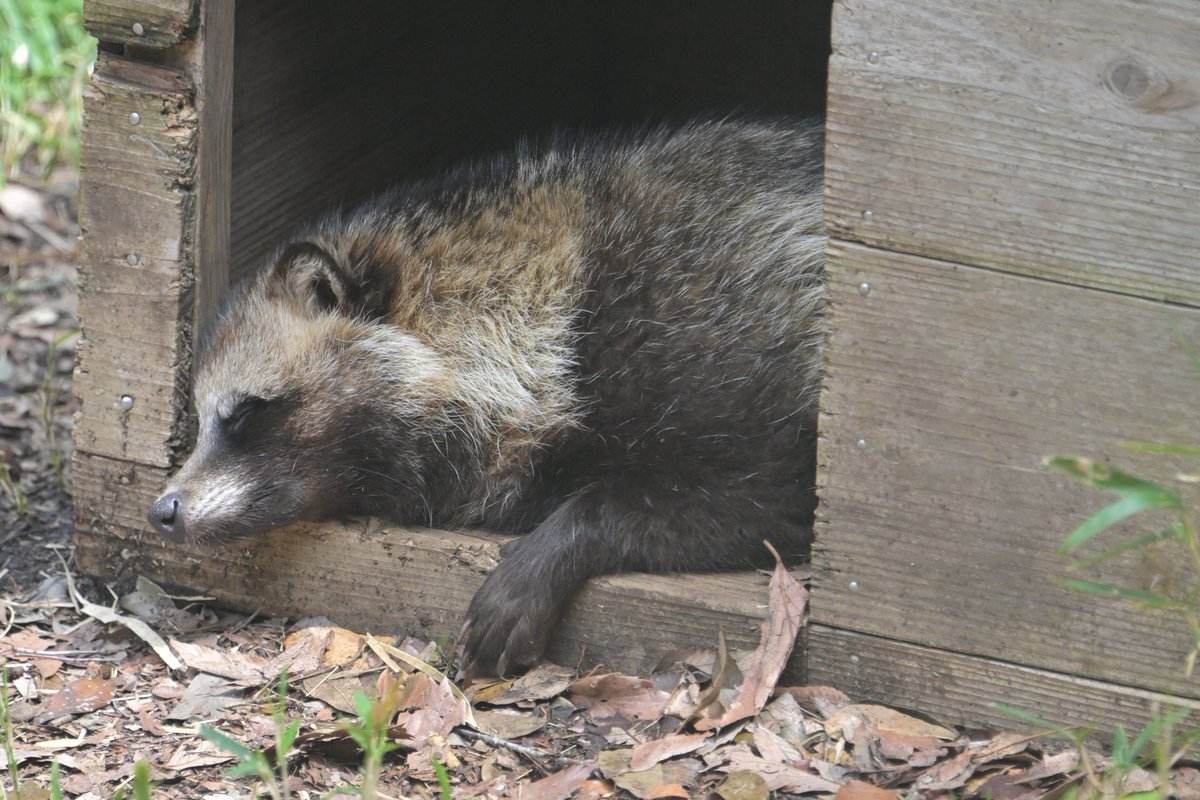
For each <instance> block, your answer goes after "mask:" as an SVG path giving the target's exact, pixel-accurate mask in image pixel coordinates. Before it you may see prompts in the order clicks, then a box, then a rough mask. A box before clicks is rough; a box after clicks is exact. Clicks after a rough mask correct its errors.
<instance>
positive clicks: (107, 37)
mask: <svg viewBox="0 0 1200 800" xmlns="http://www.w3.org/2000/svg"><path fill="white" fill-rule="evenodd" d="M197 3H198V0H84V4H83V24H84V27H85V28H87V31H88V33H90V34H91V35H92V36H95V37H96V38H97V39H99V40H100V41H102V42H114V43H118V44H129V45H138V46H142V47H172V46H174V45H176V44H179V43H180V42H181V41H183V40H184V39H186V38H187V37H188V36H190V35H191V34H192V32H193V31H194V30H195V28H196V7H197Z"/></svg>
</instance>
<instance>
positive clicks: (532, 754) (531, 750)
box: [458, 728, 559, 775]
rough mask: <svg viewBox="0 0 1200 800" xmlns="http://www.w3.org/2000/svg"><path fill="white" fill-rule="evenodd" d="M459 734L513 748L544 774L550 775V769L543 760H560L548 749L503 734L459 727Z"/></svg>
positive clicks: (495, 745) (493, 745)
mask: <svg viewBox="0 0 1200 800" xmlns="http://www.w3.org/2000/svg"><path fill="white" fill-rule="evenodd" d="M458 734H459V735H460V736H465V737H467V738H468V739H478V740H479V741H481V742H486V743H487V744H490V745H491V746H492V747H503V748H504V749H505V750H511V751H512V752H514V753H516V754H517V755H521V756H524V757H525V758H527V759H529V763H530V764H533V766H534V767H536V768H537V770H538V772H540V773H542V774H543V775H549V774H550V770H549V769H548V768H547V767H546V765H545V764H543V763H542V761H550V762H554V763H557V762H558V760H559V759H558V756H556V755H555V754H554V753H551V752H549V751H548V750H542V749H541V748H539V747H529V746H527V745H523V744H517V743H516V742H513V741H509V740H508V739H505V738H503V737H502V736H493V735H492V734H490V733H484V732H483V731H473V730H470V729H468V728H459V729H458Z"/></svg>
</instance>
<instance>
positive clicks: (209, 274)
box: [167, 0, 234, 341]
mask: <svg viewBox="0 0 1200 800" xmlns="http://www.w3.org/2000/svg"><path fill="white" fill-rule="evenodd" d="M233 42H234V0H203V3H202V4H201V11H200V24H199V30H198V32H197V34H196V36H195V37H194V38H192V39H191V40H189V41H188V42H185V43H184V44H183V45H182V46H180V47H177V48H174V49H173V50H171V51H170V52H169V53H168V55H167V62H168V63H170V64H174V65H177V66H179V67H180V68H181V69H183V70H184V71H185V72H186V73H187V74H188V75H189V76H190V77H191V79H192V83H193V84H194V85H195V87H196V113H197V117H198V119H199V126H200V127H199V136H198V139H197V142H196V228H195V239H194V242H193V246H192V263H193V264H195V275H194V280H193V290H192V308H191V317H190V318H191V325H190V326H189V327H190V329H189V333H190V334H191V340H192V341H195V340H196V339H197V338H198V337H199V336H200V335H201V334H202V333H203V326H204V325H205V324H206V323H207V321H208V320H209V318H210V317H211V316H212V315H213V313H214V312H215V311H216V309H217V306H218V305H219V304H220V303H221V300H222V298H223V297H224V296H225V292H226V290H227V289H228V287H229V215H230V185H231V182H232V174H231V172H232V165H233V73H234V63H233V54H234V49H233Z"/></svg>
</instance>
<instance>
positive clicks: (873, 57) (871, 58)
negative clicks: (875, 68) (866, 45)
mask: <svg viewBox="0 0 1200 800" xmlns="http://www.w3.org/2000/svg"><path fill="white" fill-rule="evenodd" d="M867 63H868V64H878V63H879V51H878V50H872V51H871V52H869V53H867Z"/></svg>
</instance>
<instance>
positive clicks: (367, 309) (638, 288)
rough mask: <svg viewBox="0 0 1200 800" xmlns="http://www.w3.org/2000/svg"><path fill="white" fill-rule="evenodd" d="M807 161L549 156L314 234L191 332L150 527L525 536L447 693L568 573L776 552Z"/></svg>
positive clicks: (815, 194) (748, 150)
mask: <svg viewBox="0 0 1200 800" xmlns="http://www.w3.org/2000/svg"><path fill="white" fill-rule="evenodd" d="M822 151H823V147H822V131H821V129H820V127H819V125H818V124H816V123H809V122H799V123H797V122H788V123H771V124H758V123H740V122H714V123H696V124H692V125H689V126H686V127H683V128H681V129H673V130H667V129H662V130H657V131H654V132H650V133H646V134H642V135H636V136H627V137H608V138H597V139H590V140H575V141H557V142H554V143H552V144H550V145H548V146H545V147H536V148H535V147H532V146H530V147H526V148H525V149H523V150H521V151H519V152H518V153H516V154H515V155H513V156H511V157H507V158H500V159H498V160H496V161H493V162H491V163H488V164H486V165H482V166H474V167H470V168H465V169H462V170H459V171H457V172H452V173H450V174H448V175H446V176H443V177H442V178H439V179H437V180H432V181H427V182H423V183H417V184H414V185H410V186H402V187H399V188H397V189H394V190H392V191H390V192H388V193H386V194H384V195H383V196H381V197H379V198H377V199H375V200H373V201H372V202H370V203H368V204H366V205H364V206H363V207H361V208H358V209H356V210H354V211H352V212H350V213H341V212H338V213H334V214H332V215H330V216H328V217H326V218H325V219H323V220H321V221H319V222H317V223H316V224H315V225H313V226H312V227H310V228H308V229H307V230H305V231H304V232H303V233H302V234H301V235H298V236H297V237H296V238H295V239H294V240H293V241H291V242H289V243H287V244H285V245H284V246H282V247H281V248H280V249H279V250H278V251H277V253H276V254H275V256H274V257H273V258H272V259H271V261H270V263H269V264H267V265H266V266H265V269H264V270H263V271H262V272H261V273H259V274H257V275H254V276H252V277H251V278H249V280H248V281H247V282H245V283H244V284H243V285H242V286H241V287H240V289H238V290H237V291H235V292H234V293H233V296H232V298H231V301H230V302H229V303H228V304H227V306H226V307H225V308H224V309H223V311H222V312H221V313H220V315H219V318H218V319H217V320H215V321H214V323H213V324H212V325H211V326H210V333H209V335H208V336H207V339H206V341H204V342H202V343H201V344H200V346H199V348H198V352H197V359H198V367H197V372H196V382H195V397H194V400H195V408H196V411H197V414H198V417H199V437H198V441H197V443H196V447H195V451H194V452H193V453H192V454H191V456H190V458H189V459H188V460H187V462H186V463H185V464H184V465H183V467H182V468H181V469H180V470H179V472H178V474H176V475H175V476H174V478H173V480H171V482H170V485H169V487H168V489H167V492H166V493H165V494H164V495H163V496H162V497H161V498H159V499H158V501H157V502H156V503H155V504H154V506H153V508H152V509H151V511H150V515H149V517H150V521H151V522H152V523H153V525H154V526H155V527H157V528H158V529H159V530H160V531H161V532H162V533H163V534H165V535H167V536H170V537H172V538H176V539H185V538H186V539H192V540H194V539H207V538H210V537H211V538H216V537H223V536H240V535H248V534H253V533H257V532H260V531H265V530H268V529H270V528H275V527H277V526H280V525H284V524H285V523H288V522H291V521H293V520H298V519H310V520H315V519H330V518H343V517H348V516H355V515H378V516H382V517H385V518H388V519H390V520H393V521H395V522H397V523H400V524H405V525H414V524H415V525H429V526H432V527H451V528H455V527H462V526H481V527H484V528H488V529H492V530H497V531H508V532H516V533H525V534H526V535H525V536H523V537H520V538H518V539H516V540H514V542H513V543H512V544H511V545H510V546H509V547H507V548H506V551H505V553H504V555H503V558H502V560H501V562H500V565H499V567H498V568H497V569H496V570H495V571H494V572H493V573H492V574H491V576H490V577H489V578H488V579H487V581H486V582H485V583H484V584H483V586H482V588H480V590H479V591H478V593H477V594H476V595H475V597H474V599H473V600H472V602H471V606H470V610H469V612H468V615H467V620H466V624H465V626H464V631H463V635H462V636H463V641H462V644H463V651H464V663H465V665H466V670H467V671H468V672H470V673H474V674H484V673H489V672H492V671H494V672H496V673H499V674H504V673H507V672H510V671H512V670H514V669H516V668H519V667H523V666H527V665H529V664H530V663H532V662H533V661H535V660H536V659H537V658H538V657H539V656H540V655H541V653H542V651H543V649H544V648H545V646H546V643H547V639H548V637H549V636H550V635H551V634H552V633H553V631H554V627H555V624H556V622H557V620H558V617H559V614H560V611H561V609H562V607H563V604H564V602H565V601H566V600H567V599H568V598H569V597H570V596H571V594H572V592H573V591H574V590H575V589H577V588H578V587H579V586H580V585H581V584H582V583H583V582H584V581H585V580H586V579H588V578H590V577H593V576H596V575H603V574H606V573H612V572H617V571H622V570H646V571H653V572H674V571H698V570H712V569H729V568H738V567H744V566H748V565H751V564H756V563H759V562H761V561H762V560H763V557H765V556H767V555H768V553H767V550H766V548H765V547H764V546H763V544H762V542H763V540H764V539H767V540H770V541H771V542H772V543H773V544H774V546H775V547H776V548H777V549H778V550H779V551H780V552H781V553H783V554H784V555H785V556H788V555H791V556H795V555H800V554H803V553H804V552H805V551H806V550H807V546H808V543H809V539H810V537H811V529H812V518H813V511H814V506H815V497H814V491H813V483H814V468H815V456H814V444H815V434H816V411H815V401H816V394H817V384H818V372H819V364H820V352H821V342H820V335H819V321H820V320H819V318H820V313H821V302H822V273H821V257H822V251H823V248H824V242H825V235H824V231H823V229H822V226H821V160H822Z"/></svg>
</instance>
